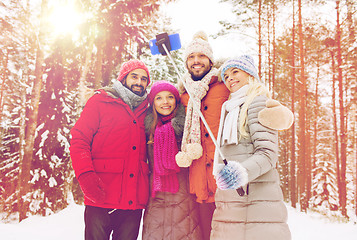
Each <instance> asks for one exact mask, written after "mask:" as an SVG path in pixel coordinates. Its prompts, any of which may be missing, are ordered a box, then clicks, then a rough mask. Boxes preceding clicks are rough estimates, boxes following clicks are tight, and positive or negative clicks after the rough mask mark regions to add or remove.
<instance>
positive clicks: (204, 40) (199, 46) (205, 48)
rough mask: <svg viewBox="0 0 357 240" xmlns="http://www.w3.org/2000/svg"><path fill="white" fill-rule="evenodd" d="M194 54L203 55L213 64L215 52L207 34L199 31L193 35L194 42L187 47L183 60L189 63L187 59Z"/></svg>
mask: <svg viewBox="0 0 357 240" xmlns="http://www.w3.org/2000/svg"><path fill="white" fill-rule="evenodd" d="M192 53H203V54H204V55H206V56H207V57H208V58H209V59H210V60H211V62H212V63H213V62H214V61H213V51H212V48H211V45H210V44H209V42H208V37H207V35H206V33H205V32H203V31H198V32H197V33H195V35H193V40H192V41H191V42H190V44H188V45H187V47H186V49H185V53H184V57H183V59H184V60H185V61H187V58H188V56H189V55H190V54H192Z"/></svg>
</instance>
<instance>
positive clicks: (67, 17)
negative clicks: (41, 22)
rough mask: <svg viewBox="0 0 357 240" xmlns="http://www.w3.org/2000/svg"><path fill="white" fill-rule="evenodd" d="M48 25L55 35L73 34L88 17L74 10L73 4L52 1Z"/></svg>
mask: <svg viewBox="0 0 357 240" xmlns="http://www.w3.org/2000/svg"><path fill="white" fill-rule="evenodd" d="M48 19H49V24H50V26H51V30H52V31H53V33H54V34H55V35H62V34H75V33H76V31H77V30H78V26H79V25H80V24H82V23H83V22H85V21H86V19H88V16H87V15H85V14H83V13H81V12H79V11H78V10H76V8H75V6H74V4H73V2H71V1H66V2H61V1H52V4H51V10H50V13H49V18H48Z"/></svg>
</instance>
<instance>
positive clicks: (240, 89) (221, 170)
mask: <svg viewBox="0 0 357 240" xmlns="http://www.w3.org/2000/svg"><path fill="white" fill-rule="evenodd" d="M221 75H222V79H224V81H225V84H226V86H227V88H228V89H229V90H230V91H231V96H230V99H229V100H228V101H227V102H226V103H224V105H223V106H222V115H221V122H220V129H219V132H218V137H217V141H218V143H219V144H221V146H222V147H221V148H220V149H221V152H222V153H223V155H224V157H225V158H226V160H227V161H228V164H227V165H225V164H224V163H223V160H222V158H221V157H220V154H219V153H218V151H217V150H216V154H215V163H214V170H213V174H214V175H215V177H216V182H217V186H218V188H217V191H216V195H215V202H216V210H215V212H214V215H213V221H212V232H211V239H214V240H217V239H222V240H230V239H238V240H263V239H264V240H290V239H291V234H290V230H289V227H288V225H287V210H286V207H285V204H284V203H283V195H282V191H281V188H280V185H279V174H278V171H277V169H276V166H277V161H278V133H277V131H276V130H273V129H271V128H268V127H265V126H263V125H262V124H261V123H260V122H259V117H258V116H259V112H260V111H261V110H263V109H264V108H265V106H266V101H267V99H268V96H269V93H268V91H267V90H266V88H265V86H264V85H263V84H262V83H261V82H260V81H259V77H258V74H257V71H256V68H255V66H254V64H253V60H252V58H251V57H250V56H241V57H239V58H237V59H233V60H229V61H227V62H226V63H225V64H223V66H222V72H221ZM239 188H241V190H242V191H241V194H238V193H237V191H236V189H239Z"/></svg>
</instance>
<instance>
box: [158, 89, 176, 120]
mask: <svg viewBox="0 0 357 240" xmlns="http://www.w3.org/2000/svg"><path fill="white" fill-rule="evenodd" d="M154 108H155V110H156V111H157V112H158V113H159V114H161V115H163V116H167V115H170V114H171V113H172V111H173V110H175V108H176V98H175V96H174V95H173V94H172V93H171V92H169V91H162V92H159V93H158V94H156V96H155V98H154Z"/></svg>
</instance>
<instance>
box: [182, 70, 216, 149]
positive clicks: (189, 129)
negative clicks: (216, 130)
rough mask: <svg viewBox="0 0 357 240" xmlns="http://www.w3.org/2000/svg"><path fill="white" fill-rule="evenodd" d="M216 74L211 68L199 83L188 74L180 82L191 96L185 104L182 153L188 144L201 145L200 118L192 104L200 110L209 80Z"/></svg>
mask: <svg viewBox="0 0 357 240" xmlns="http://www.w3.org/2000/svg"><path fill="white" fill-rule="evenodd" d="M217 72H218V71H217V69H215V68H212V69H211V71H209V72H208V73H207V74H206V76H204V77H203V78H202V79H201V80H200V81H194V80H192V78H191V75H189V74H186V75H184V77H183V78H182V81H184V82H185V83H186V86H187V88H188V91H189V92H190V93H191V95H192V96H190V98H189V101H188V104H187V110H186V120H185V127H184V132H183V137H182V145H181V150H182V151H184V152H186V151H187V148H186V147H187V144H189V143H199V144H201V127H200V126H201V124H200V116H199V114H198V112H197V110H195V109H194V103H195V105H196V106H197V107H198V109H199V110H201V100H202V98H204V97H205V96H206V94H207V92H208V90H209V83H210V82H211V78H212V76H215V75H217Z"/></svg>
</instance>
